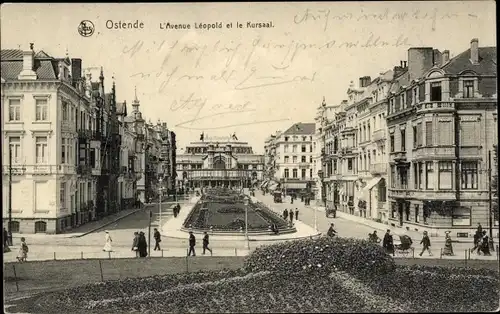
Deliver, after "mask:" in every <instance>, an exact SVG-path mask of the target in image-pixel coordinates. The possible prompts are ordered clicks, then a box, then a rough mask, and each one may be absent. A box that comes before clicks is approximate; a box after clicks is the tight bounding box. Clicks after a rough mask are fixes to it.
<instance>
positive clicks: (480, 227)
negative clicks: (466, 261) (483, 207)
mask: <svg viewBox="0 0 500 314" xmlns="http://www.w3.org/2000/svg"><path fill="white" fill-rule="evenodd" d="M477 233H478V234H480V235H481V236H482V235H483V227H482V226H481V224H480V223H479V222H478V223H477Z"/></svg>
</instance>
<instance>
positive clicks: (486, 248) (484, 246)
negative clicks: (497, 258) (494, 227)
mask: <svg viewBox="0 0 500 314" xmlns="http://www.w3.org/2000/svg"><path fill="white" fill-rule="evenodd" d="M489 240H490V238H489V237H488V234H487V233H486V230H483V237H482V242H481V248H480V250H481V251H482V252H483V254H484V255H485V256H490V255H491V253H490V243H489Z"/></svg>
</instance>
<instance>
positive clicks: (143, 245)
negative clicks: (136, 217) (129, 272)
mask: <svg viewBox="0 0 500 314" xmlns="http://www.w3.org/2000/svg"><path fill="white" fill-rule="evenodd" d="M155 232H158V230H156V228H155ZM155 250H156V247H155ZM132 251H134V252H135V256H136V257H147V256H148V242H147V241H146V235H145V234H144V232H142V231H139V232H137V231H136V232H134V240H133V241H132Z"/></svg>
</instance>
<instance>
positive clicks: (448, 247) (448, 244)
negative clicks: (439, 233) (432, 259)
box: [443, 231, 455, 255]
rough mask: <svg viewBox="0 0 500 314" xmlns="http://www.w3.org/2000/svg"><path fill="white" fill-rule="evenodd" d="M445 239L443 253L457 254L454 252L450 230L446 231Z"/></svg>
mask: <svg viewBox="0 0 500 314" xmlns="http://www.w3.org/2000/svg"><path fill="white" fill-rule="evenodd" d="M444 239H445V243H444V249H443V255H455V254H454V253H453V244H452V242H451V236H450V232H449V231H446V232H445V238H444Z"/></svg>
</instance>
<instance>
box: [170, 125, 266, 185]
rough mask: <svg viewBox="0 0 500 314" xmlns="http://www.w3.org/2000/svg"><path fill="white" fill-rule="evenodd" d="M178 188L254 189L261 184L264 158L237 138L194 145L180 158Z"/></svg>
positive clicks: (178, 157) (222, 138)
mask: <svg viewBox="0 0 500 314" xmlns="http://www.w3.org/2000/svg"><path fill="white" fill-rule="evenodd" d="M176 163H177V173H178V174H179V175H178V177H177V185H178V186H184V187H189V188H190V189H191V188H200V187H216V186H223V187H229V188H232V187H245V188H249V187H255V186H256V185H257V183H258V182H260V181H262V179H263V173H264V156H263V155H258V154H255V153H254V152H253V149H252V147H251V146H250V145H249V144H248V143H247V142H243V141H239V140H238V139H237V138H236V136H234V135H233V136H230V137H227V138H226V137H220V138H215V137H212V138H205V137H204V136H203V135H202V138H200V141H197V142H191V143H190V144H189V145H187V146H186V148H185V150H184V153H183V154H179V155H178V156H177V160H176Z"/></svg>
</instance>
